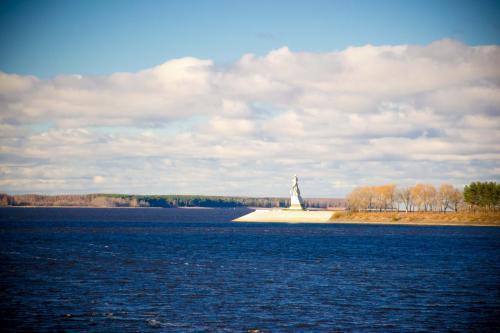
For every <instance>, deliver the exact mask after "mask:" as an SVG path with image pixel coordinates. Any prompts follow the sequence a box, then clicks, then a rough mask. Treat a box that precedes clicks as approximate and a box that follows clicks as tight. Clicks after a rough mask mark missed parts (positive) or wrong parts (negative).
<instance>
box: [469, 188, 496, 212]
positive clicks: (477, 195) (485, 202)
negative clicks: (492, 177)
mask: <svg viewBox="0 0 500 333" xmlns="http://www.w3.org/2000/svg"><path fill="white" fill-rule="evenodd" d="M464 201H465V202H466V203H468V204H469V205H470V206H471V208H472V209H476V208H482V209H488V210H495V209H498V208H499V206H500V184H497V183H495V182H484V183H482V182H472V183H470V184H469V185H466V186H465V188H464Z"/></svg>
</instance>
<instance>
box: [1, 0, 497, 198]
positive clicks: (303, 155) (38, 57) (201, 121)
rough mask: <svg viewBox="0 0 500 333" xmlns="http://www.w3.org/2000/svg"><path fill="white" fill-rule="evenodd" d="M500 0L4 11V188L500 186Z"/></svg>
mask: <svg viewBox="0 0 500 333" xmlns="http://www.w3.org/2000/svg"><path fill="white" fill-rule="evenodd" d="M499 17H500V5H499V4H498V2H495V1H71V0H67V1H0V45H1V49H2V52H0V192H7V193H47V194H63V193H95V192H106V193H111V192H112V193H143V194H208V195H249V196H287V195H288V191H289V187H290V182H291V178H292V176H293V175H294V174H297V175H298V177H299V184H300V186H301V191H302V193H303V194H304V196H305V197H343V196H345V195H346V194H347V193H349V192H350V191H351V190H352V189H353V188H354V187H356V186H362V185H376V184H384V183H396V184H398V185H401V186H408V185H414V184H415V183H419V182H421V183H431V184H434V185H439V184H441V183H444V182H446V183H451V184H453V185H455V186H457V187H463V186H464V185H465V184H468V183H470V182H471V181H476V180H481V181H486V180H491V181H499V180H500V163H499V160H500V144H499V142H500V46H499V44H500V20H499V19H498V18H499Z"/></svg>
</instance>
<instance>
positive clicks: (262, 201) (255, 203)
mask: <svg viewBox="0 0 500 333" xmlns="http://www.w3.org/2000/svg"><path fill="white" fill-rule="evenodd" d="M304 203H305V206H306V207H309V208H322V209H327V208H338V207H345V200H343V199H326V198H320V199H314V198H312V199H304ZM289 205H290V198H279V197H264V198H258V197H226V196H204V195H129V194H83V195H38V194H23V195H8V194H0V206H38V207H51V206H52V207H55V206H63V207H164V208H175V207H219V208H236V207H259V208H285V207H288V206H289Z"/></svg>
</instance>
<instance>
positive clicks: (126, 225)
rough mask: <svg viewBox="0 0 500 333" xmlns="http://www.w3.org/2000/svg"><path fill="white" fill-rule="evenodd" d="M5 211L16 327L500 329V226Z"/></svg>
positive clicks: (8, 314) (221, 212)
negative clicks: (236, 220) (278, 221)
mask: <svg viewBox="0 0 500 333" xmlns="http://www.w3.org/2000/svg"><path fill="white" fill-rule="evenodd" d="M244 213H245V211H243V210H232V209H209V210H205V209H202V210H198V209H196V210H194V209H193V210H186V209H56V208H54V209H21V208H9V209H0V220H1V222H0V281H2V283H1V289H0V290H1V295H0V296H1V297H0V312H1V316H2V321H3V327H5V328H7V329H8V330H12V331H14V330H33V329H35V330H47V331H58V330H66V331H76V330H81V331H115V332H123V331H167V332H168V331H171V332H178V331H187V332H190V331H193V332H198V331H204V330H208V331H247V330H252V329H258V330H260V331H263V332H265V331H332V330H333V331H335V330H338V331H379V332H387V331H450V330H458V331H471V330H472V331H473V330H478V331H495V330H497V331H498V329H499V328H500V324H499V319H498V318H500V295H499V294H500V291H499V285H500V260H499V259H500V256H499V251H500V250H499V249H500V229H497V228H476V227H469V228H467V227H415V226H373V225H321V224H319V225H286V224H243V223H238V224H236V223H231V222H229V221H230V220H231V219H233V218H235V217H237V216H240V215H243V214H244Z"/></svg>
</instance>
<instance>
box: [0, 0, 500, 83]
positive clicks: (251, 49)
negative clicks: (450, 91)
mask: <svg viewBox="0 0 500 333" xmlns="http://www.w3.org/2000/svg"><path fill="white" fill-rule="evenodd" d="M499 17H500V4H499V2H498V1H458V0H455V1H317V0H316V1H314V0H312V1H292V0H287V1H126V0H124V1H109V0H108V1H99V0H97V1H91V0H87V1H74V0H61V1H50V0H47V1H1V2H0V45H1V46H2V52H1V53H0V70H2V71H4V72H8V73H17V74H30V75H36V76H39V77H44V78H45V77H50V76H54V75H57V74H73V73H78V74H107V73H112V72H117V71H137V70H140V69H143V68H149V67H151V66H154V65H157V64H159V63H162V62H164V61H165V60H167V59H173V58H179V57H183V56H193V57H198V58H204V59H212V60H214V61H215V62H217V63H219V64H225V63H230V62H233V61H235V60H236V59H238V58H239V57H240V56H241V55H243V54H245V53H253V54H257V55H263V54H266V53H267V52H269V51H270V50H272V49H275V48H278V47H281V46H284V45H286V46H288V47H289V48H290V49H291V50H293V51H311V52H328V51H337V50H342V49H344V48H346V47H348V46H361V45H365V44H374V45H384V44H390V45H398V44H428V43H431V42H432V41H435V40H439V39H442V38H453V39H456V40H459V41H462V42H464V43H466V44H468V45H482V44H498V43H499V41H500V23H499V22H500V21H499V19H498V18H499Z"/></svg>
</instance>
